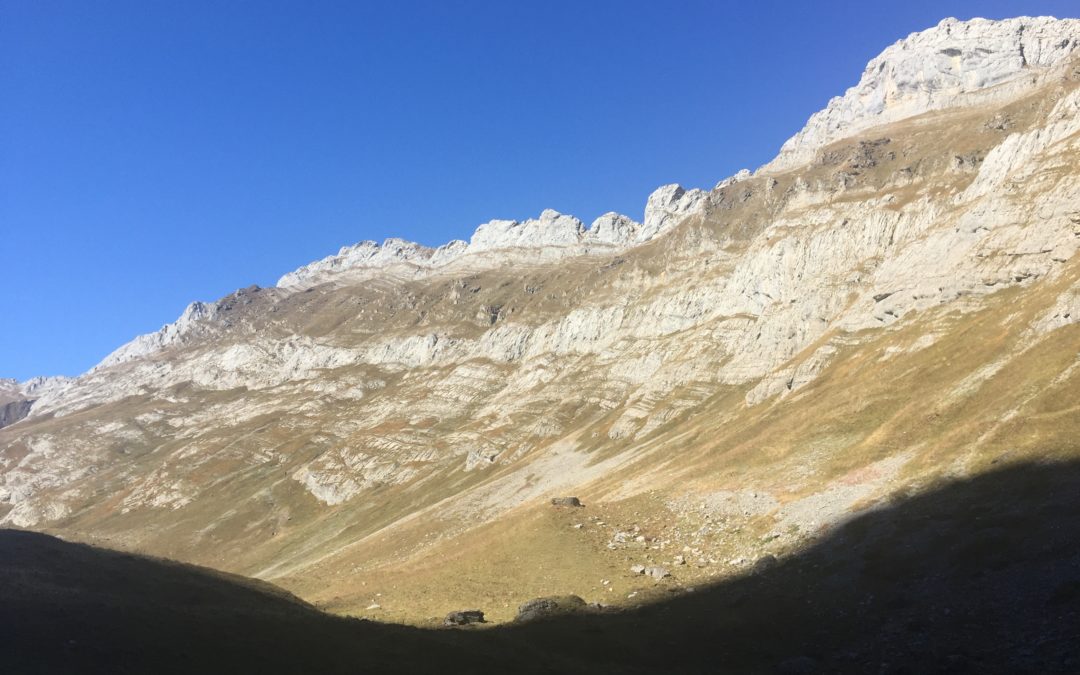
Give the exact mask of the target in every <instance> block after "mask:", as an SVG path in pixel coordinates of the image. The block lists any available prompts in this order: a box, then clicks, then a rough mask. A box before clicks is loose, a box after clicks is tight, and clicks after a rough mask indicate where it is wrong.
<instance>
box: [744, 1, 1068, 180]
mask: <svg viewBox="0 0 1080 675" xmlns="http://www.w3.org/2000/svg"><path fill="white" fill-rule="evenodd" d="M1078 45H1080V20H1077V19H1055V18H1053V17H1037V18H1032V17H1018V18H1015V19H1006V20H1003V21H990V20H987V19H972V20H970V21H958V20H956V19H951V18H950V19H945V20H943V21H942V22H941V23H939V24H938V25H937V26H935V27H934V28H931V29H929V30H925V31H922V32H918V33H912V34H911V35H909V36H908V37H907V38H905V39H903V40H900V41H898V42H897V43H896V44H894V45H892V46H890V47H888V48H887V49H885V51H883V52H882V53H881V54H880V55H879V56H877V57H876V58H874V59H873V60H871V61H870V63H868V64H867V66H866V70H865V71H864V72H863V75H862V78H861V79H860V80H859V83H858V84H857V85H856V86H854V87H852V88H851V89H848V90H847V93H845V94H844V95H843V96H838V97H835V98H833V99H832V100H831V101H829V104H828V106H827V107H826V108H825V109H824V110H821V111H820V112H817V113H815V114H814V115H813V116H812V117H811V118H810V120H809V121H808V122H807V123H806V126H805V127H804V128H803V129H802V130H801V131H800V132H799V133H797V134H795V136H793V137H792V138H790V139H789V140H788V141H787V142H786V143H784V145H783V147H782V148H781V150H780V154H779V156H778V157H777V158H776V159H774V160H773V161H772V162H770V163H769V164H767V165H766V166H765V167H763V169H764V170H766V171H783V170H787V169H790V168H793V167H795V166H798V165H799V164H802V163H805V162H807V161H809V160H810V159H812V158H813V156H814V153H815V152H816V151H817V150H818V149H820V148H821V147H823V146H825V145H827V144H829V143H831V142H833V141H836V140H838V139H841V138H844V137H846V136H850V135H852V134H854V133H857V132H859V131H861V130H864V129H868V128H870V127H873V126H877V125H880V124H886V123H890V122H895V121H897V120H901V119H904V118H907V117H912V116H915V115H919V114H922V113H924V112H927V111H931V110H939V109H942V108H946V107H953V106H960V105H971V104H975V103H980V102H988V101H990V100H995V99H997V98H1006V97H1009V96H1012V95H1015V94H1016V93H1017V91H1018V90H1020V89H1024V88H1028V87H1030V86H1031V85H1032V77H1033V76H1036V75H1038V74H1039V73H1040V72H1042V71H1045V70H1046V69H1049V68H1051V67H1053V66H1055V65H1057V64H1058V63H1061V62H1063V61H1064V60H1065V59H1067V58H1068V57H1069V56H1070V55H1072V54H1074V53H1076V51H1077V47H1078Z"/></svg>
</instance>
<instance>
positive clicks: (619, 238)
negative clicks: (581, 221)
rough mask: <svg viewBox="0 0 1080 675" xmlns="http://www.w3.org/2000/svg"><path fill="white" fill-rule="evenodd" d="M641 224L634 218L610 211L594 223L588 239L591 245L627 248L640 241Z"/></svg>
mask: <svg viewBox="0 0 1080 675" xmlns="http://www.w3.org/2000/svg"><path fill="white" fill-rule="evenodd" d="M640 228H641V224H640V223H637V222H635V221H634V220H633V219H632V218H630V217H628V216H624V215H622V214H619V213H615V212H614V211H609V212H607V213H605V214H604V215H602V216H600V217H599V218H597V219H596V220H594V221H593V223H592V225H590V226H589V231H588V233H587V234H586V239H587V241H589V242H590V243H597V244H611V245H613V246H627V245H629V244H632V243H634V242H636V241H638V231H639V230H640Z"/></svg>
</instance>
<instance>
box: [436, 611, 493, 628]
mask: <svg viewBox="0 0 1080 675" xmlns="http://www.w3.org/2000/svg"><path fill="white" fill-rule="evenodd" d="M474 623H486V621H484V613H483V612H481V611H480V610H478V609H462V610H458V611H456V612H450V613H449V614H447V615H446V618H445V619H443V625H444V626H468V625H470V624H474Z"/></svg>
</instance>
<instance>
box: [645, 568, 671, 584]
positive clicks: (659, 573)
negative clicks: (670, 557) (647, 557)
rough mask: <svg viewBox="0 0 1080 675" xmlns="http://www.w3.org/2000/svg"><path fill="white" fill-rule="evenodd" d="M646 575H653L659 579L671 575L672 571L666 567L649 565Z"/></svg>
mask: <svg viewBox="0 0 1080 675" xmlns="http://www.w3.org/2000/svg"><path fill="white" fill-rule="evenodd" d="M645 576H648V577H652V578H653V579H656V580H657V581H659V580H661V579H665V578H667V577H670V576H671V572H670V571H668V568H666V567H659V566H656V567H647V568H645Z"/></svg>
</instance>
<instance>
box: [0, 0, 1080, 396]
mask: <svg viewBox="0 0 1080 675" xmlns="http://www.w3.org/2000/svg"><path fill="white" fill-rule="evenodd" d="M1077 5H1078V3H1076V2H1075V0H1060V1H1056V2H1054V1H1049V0H1047V1H1040V0H1023V1H1011V2H1007V1H1004V0H1002V1H985V2H971V1H968V2H961V1H950V0H920V1H913V0H907V1H903V2H901V1H899V0H897V1H894V2H883V3H878V2H866V1H865V0H861V1H858V2H854V1H853V2H840V1H835V2H825V1H823V2H809V1H807V0H799V1H797V2H779V1H776V2H740V3H725V2H719V1H716V2H659V1H657V2H650V3H642V2H592V1H584V0H575V1H571V2H561V1H552V0H545V1H544V2H531V3H526V2H519V1H513V2H511V1H509V0H508V1H505V2H453V1H450V0H445V1H440V2H435V1H433V2H401V1H395V2H384V3H363V2H346V1H342V2H314V1H300V0H297V1H295V2H273V1H271V0H259V1H258V2H240V1H233V2H200V1H197V0H183V1H179V0H178V1H175V2H162V1H154V0H136V1H133V2H124V1H117V0H110V1H108V2H85V1H82V0H78V1H73V2H56V1H51V0H0V273H2V275H3V277H2V278H3V281H4V286H5V289H4V292H3V301H2V303H0V377H15V378H18V379H25V378H28V377H31V376H33V375H38V374H67V375H74V374H78V373H80V372H82V371H85V370H86V369H87V368H89V367H90V366H92V365H93V364H94V363H96V362H97V361H98V360H99V359H101V358H102V357H103V356H104V355H105V354H107V353H108V352H110V351H111V350H112V349H114V348H115V347H117V346H119V345H120V344H121V343H123V342H126V341H127V340H129V339H130V338H132V337H133V336H135V335H136V334H139V333H145V332H149V331H152V330H156V329H158V328H160V327H161V325H162V324H163V323H166V322H168V321H172V320H173V319H175V318H176V316H177V315H179V314H180V312H181V311H182V310H183V308H184V306H185V305H186V304H187V303H188V302H190V301H192V300H214V299H216V298H219V297H221V296H222V295H225V294H227V293H229V292H231V291H232V290H234V289H236V288H239V287H243V286H248V285H250V284H253V283H257V284H260V285H264V286H266V285H272V284H273V283H274V282H275V280H276V279H277V278H278V276H280V275H281V274H283V273H284V272H287V271H290V270H292V269H294V268H296V267H298V266H300V265H302V264H304V263H306V262H309V261H311V260H314V259H317V258H321V257H323V256H326V255H329V254H331V253H333V252H335V251H336V250H337V249H338V248H339V247H340V246H342V245H344V244H349V243H353V242H356V241H360V240H363V239H376V240H382V239H384V238H385V237H388V236H401V237H405V238H408V239H412V240H415V241H419V242H422V243H425V244H431V245H434V244H440V243H443V242H445V241H447V240H449V239H454V238H467V237H468V236H469V235H470V234H471V233H472V230H473V229H474V228H475V226H476V225H478V224H479V223H481V222H484V221H487V220H489V219H491V218H519V219H520V218H526V217H530V216H533V215H535V214H537V213H539V212H540V211H541V210H542V209H544V208H547V207H551V208H555V209H558V210H560V211H563V212H566V213H573V214H575V215H577V216H579V217H580V218H582V219H583V220H585V221H586V222H590V221H591V220H592V218H594V217H595V216H597V215H599V214H600V213H603V212H604V211H608V210H617V211H621V212H624V213H627V214H629V215H631V216H634V217H638V218H639V217H640V216H641V211H642V208H643V206H644V201H645V197H646V196H647V195H648V194H649V192H650V191H651V190H652V189H653V188H655V187H657V186H659V185H661V184H664V183H671V182H680V183H683V184H684V185H690V186H701V187H708V186H712V185H713V184H714V183H715V182H716V181H717V180H719V179H721V178H724V177H725V176H728V175H730V174H732V173H734V172H735V171H737V170H738V169H740V168H743V167H748V168H755V167H757V166H759V165H760V164H762V163H764V162H766V161H768V160H769V159H770V158H771V157H772V156H773V155H774V154H775V152H776V150H777V149H778V148H779V146H780V144H781V143H782V142H783V141H784V140H785V139H786V138H787V137H788V136H790V135H791V134H792V133H794V132H795V131H797V130H798V129H799V128H800V127H801V126H802V124H803V122H804V121H805V119H806V118H807V116H808V115H810V113H812V112H814V111H815V110H817V109H819V108H821V107H823V106H824V104H825V103H826V102H827V101H828V99H829V98H830V97H831V96H834V95H837V94H840V93H842V92H843V91H844V89H845V88H847V87H848V86H850V85H852V84H854V83H855V82H856V81H857V80H858V77H859V74H860V73H861V72H862V69H863V66H864V65H865V63H866V61H867V60H869V59H870V58H871V57H873V56H874V55H876V54H877V53H878V52H880V51H881V50H882V49H883V48H884V47H885V46H887V45H888V44H891V43H892V42H894V41H895V40H897V39H899V38H901V37H903V36H905V35H907V34H908V33H910V32H912V31H915V30H921V29H923V28H928V27H930V26H932V25H934V24H936V23H937V22H938V21H939V20H940V19H942V18H944V17H945V16H950V15H951V16H957V17H959V18H970V17H972V16H987V17H991V18H1001V17H1005V16H1014V15H1019V14H1054V15H1057V16H1068V15H1073V16H1075V15H1076V14H1077V13H1078V10H1080V7H1078V6H1077Z"/></svg>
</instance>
